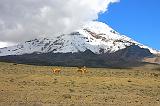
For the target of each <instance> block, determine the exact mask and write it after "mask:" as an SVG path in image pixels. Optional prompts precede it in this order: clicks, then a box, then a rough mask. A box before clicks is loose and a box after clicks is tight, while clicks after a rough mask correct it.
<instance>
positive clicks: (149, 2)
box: [98, 0, 160, 50]
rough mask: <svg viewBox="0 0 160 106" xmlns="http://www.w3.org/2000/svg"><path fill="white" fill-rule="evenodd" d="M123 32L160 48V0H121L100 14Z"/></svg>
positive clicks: (103, 19) (102, 18) (108, 22)
mask: <svg viewBox="0 0 160 106" xmlns="http://www.w3.org/2000/svg"><path fill="white" fill-rule="evenodd" d="M98 20H99V21H101V22H105V23H107V24H108V25H110V26H111V27H112V28H113V29H115V30H116V31H118V32H119V33H121V34H124V35H127V36H128V37H131V38H132V39H134V40H136V41H138V42H140V43H142V44H145V45H147V46H150V47H152V48H155V49H158V50H160V0H121V1H120V2H119V3H116V4H111V5H110V7H109V10H108V11H107V12H105V13H104V14H100V15H99V19H98Z"/></svg>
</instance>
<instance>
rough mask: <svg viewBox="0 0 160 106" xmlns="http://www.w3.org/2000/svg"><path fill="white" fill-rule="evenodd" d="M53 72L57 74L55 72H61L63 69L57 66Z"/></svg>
mask: <svg viewBox="0 0 160 106" xmlns="http://www.w3.org/2000/svg"><path fill="white" fill-rule="evenodd" d="M52 72H53V73H54V74H55V73H60V72H61V69H60V68H55V69H52Z"/></svg>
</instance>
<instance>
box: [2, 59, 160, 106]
mask: <svg viewBox="0 0 160 106" xmlns="http://www.w3.org/2000/svg"><path fill="white" fill-rule="evenodd" d="M51 68H55V67H51V66H32V65H22V64H14V63H4V62H0V106H160V66H158V65H153V64H148V65H145V66H141V67H134V68H128V69H127V68H126V69H125V68H124V69H123V68H120V69H118V68H117V69H110V68H87V70H88V73H85V74H81V73H78V72H77V68H76V67H60V68H61V69H62V72H61V73H60V74H54V73H53V72H52V71H51Z"/></svg>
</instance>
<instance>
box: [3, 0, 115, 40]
mask: <svg viewBox="0 0 160 106" xmlns="http://www.w3.org/2000/svg"><path fill="white" fill-rule="evenodd" d="M114 2H118V0H0V14H1V15H0V42H1V41H4V42H15V43H16V42H20V41H25V40H28V39H32V38H36V37H47V36H54V35H58V34H62V33H68V32H70V31H73V30H75V29H77V28H79V27H80V26H81V25H83V24H85V22H87V21H92V20H96V19H97V18H98V14H99V13H103V12H105V11H107V8H108V5H109V4H110V3H114Z"/></svg>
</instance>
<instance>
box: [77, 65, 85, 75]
mask: <svg viewBox="0 0 160 106" xmlns="http://www.w3.org/2000/svg"><path fill="white" fill-rule="evenodd" d="M77 68H78V70H77V72H80V73H81V74H84V73H86V72H87V69H86V66H83V67H77Z"/></svg>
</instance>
